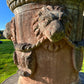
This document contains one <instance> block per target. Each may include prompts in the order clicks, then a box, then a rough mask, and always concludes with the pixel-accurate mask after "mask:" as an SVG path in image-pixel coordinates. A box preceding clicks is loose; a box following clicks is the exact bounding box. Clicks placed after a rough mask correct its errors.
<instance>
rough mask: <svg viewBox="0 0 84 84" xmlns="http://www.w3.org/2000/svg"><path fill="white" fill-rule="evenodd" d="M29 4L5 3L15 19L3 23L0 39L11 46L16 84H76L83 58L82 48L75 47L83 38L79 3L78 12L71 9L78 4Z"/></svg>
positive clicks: (24, 1)
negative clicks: (3, 29)
mask: <svg viewBox="0 0 84 84" xmlns="http://www.w3.org/2000/svg"><path fill="white" fill-rule="evenodd" d="M32 1H33V2H34V3H30V2H31V0H7V4H8V6H9V8H10V9H11V10H12V11H13V12H14V14H15V17H14V18H13V19H12V20H11V21H10V22H9V23H8V24H7V26H6V30H5V31H4V36H5V37H6V38H8V39H11V40H12V41H13V43H14V47H15V52H14V56H13V58H14V63H15V64H16V65H17V67H18V69H19V70H18V73H19V74H20V77H19V82H18V84H28V83H30V84H56V83H57V84H71V83H74V84H75V83H77V81H78V72H79V70H80V69H81V66H82V58H83V55H82V47H81V46H80V45H79V44H77V42H78V43H79V41H81V40H82V37H83V36H82V30H83V29H82V23H83V22H82V19H81V18H82V15H81V11H82V4H81V2H80V9H78V7H77V6H73V4H75V5H76V4H78V1H76V3H74V2H73V1H72V0H71V1H70V0H67V1H60V0H48V1H47V0H41V1H38V0H32ZM72 2H73V4H72ZM69 3H71V4H69ZM67 4H68V5H67ZM78 6H79V5H78ZM72 7H73V8H72ZM78 10H80V13H79V11H78ZM74 11H75V12H74ZM75 13H76V14H77V15H79V17H77V15H75ZM74 16H75V17H74ZM77 19H78V21H79V22H81V25H80V30H79V27H78V26H77V25H78V23H77V22H76V20H77ZM8 30H10V31H8ZM78 30H79V32H77V31H78ZM79 34H80V36H79ZM60 66H62V69H60ZM58 73H59V74H58ZM59 78H60V79H59Z"/></svg>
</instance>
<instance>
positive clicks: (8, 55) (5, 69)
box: [0, 39, 84, 84]
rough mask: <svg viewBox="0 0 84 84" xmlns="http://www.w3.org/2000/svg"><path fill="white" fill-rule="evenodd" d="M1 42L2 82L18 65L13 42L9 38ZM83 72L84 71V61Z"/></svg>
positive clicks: (0, 78)
mask: <svg viewBox="0 0 84 84" xmlns="http://www.w3.org/2000/svg"><path fill="white" fill-rule="evenodd" d="M0 41H3V43H2V44H0V84H1V82H3V81H4V80H5V79H6V78H8V77H10V76H11V75H13V74H15V73H16V72H17V67H16V65H15V64H14V62H13V51H14V48H13V44H12V42H11V41H9V40H7V39H1V40H0ZM81 72H84V61H83V66H82V70H81Z"/></svg>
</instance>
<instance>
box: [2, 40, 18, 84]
mask: <svg viewBox="0 0 84 84" xmlns="http://www.w3.org/2000/svg"><path fill="white" fill-rule="evenodd" d="M0 41H3V43H2V44H0V84H1V82H3V81H4V80H5V79H6V78H8V77H10V76H11V75H13V74H15V73H16V72H17V67H16V65H15V64H14V62H13V52H14V48H13V44H12V42H11V41H9V40H7V39H1V40H0Z"/></svg>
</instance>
